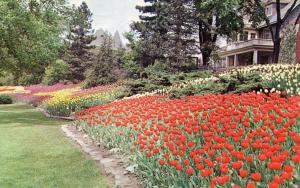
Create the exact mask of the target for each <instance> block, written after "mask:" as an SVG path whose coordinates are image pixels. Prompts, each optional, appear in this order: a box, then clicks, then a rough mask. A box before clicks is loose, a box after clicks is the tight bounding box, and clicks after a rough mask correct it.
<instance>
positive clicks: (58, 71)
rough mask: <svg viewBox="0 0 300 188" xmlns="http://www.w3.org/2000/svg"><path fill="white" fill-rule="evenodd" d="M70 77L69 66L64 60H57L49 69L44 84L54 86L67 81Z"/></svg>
mask: <svg viewBox="0 0 300 188" xmlns="http://www.w3.org/2000/svg"><path fill="white" fill-rule="evenodd" d="M68 75H69V65H68V64H66V63H65V62H64V61H63V60H56V61H55V62H54V63H52V64H50V65H49V66H48V67H47V69H46V72H45V77H44V79H43V83H44V84H47V85H54V84H56V83H59V82H60V81H64V80H66V79H67V78H68Z"/></svg>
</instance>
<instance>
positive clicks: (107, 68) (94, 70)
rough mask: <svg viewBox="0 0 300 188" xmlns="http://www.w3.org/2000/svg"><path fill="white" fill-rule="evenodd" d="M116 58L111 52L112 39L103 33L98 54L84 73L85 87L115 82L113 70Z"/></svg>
mask: <svg viewBox="0 0 300 188" xmlns="http://www.w3.org/2000/svg"><path fill="white" fill-rule="evenodd" d="M116 61H117V58H116V57H115V52H114V50H113V39H112V37H111V36H110V35H109V34H107V33H105V34H104V37H103V42H102V44H101V46H100V48H99V51H98V54H97V55H96V57H95V58H94V60H93V61H91V62H90V64H89V66H88V70H87V72H86V75H87V80H86V87H94V86H97V85H103V84H109V83H112V82H115V81H116V80H117V75H115V74H114V70H115V69H116V66H117V62H116Z"/></svg>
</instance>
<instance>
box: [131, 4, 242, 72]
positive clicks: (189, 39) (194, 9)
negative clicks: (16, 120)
mask: <svg viewBox="0 0 300 188" xmlns="http://www.w3.org/2000/svg"><path fill="white" fill-rule="evenodd" d="M145 2H147V4H146V5H144V6H137V9H138V10H139V11H140V12H141V15H140V19H141V21H139V22H135V23H133V25H132V29H133V30H134V31H136V32H137V35H138V37H139V39H140V43H141V44H140V47H141V49H142V54H143V57H145V60H144V61H146V63H145V64H146V65H149V64H152V63H153V62H154V61H155V60H165V59H168V60H169V61H171V65H172V63H174V62H175V64H176V65H177V67H180V65H181V64H182V63H184V62H185V61H188V60H190V59H191V58H192V57H193V55H194V54H195V53H198V52H197V49H198V47H197V46H198V45H197V44H196V41H199V46H200V51H201V53H202V56H203V62H204V65H205V66H206V65H207V63H208V61H209V58H210V55H211V52H212V51H213V49H215V46H216V41H217V36H219V35H222V36H230V35H231V34H232V32H234V31H240V30H241V29H242V28H243V12H242V3H241V2H242V1H241V0H226V1H219V0H218V1H211V0H205V1H203V0H201V1H200V0H199V1H198V0H196V1H195V0H188V1H183V0H171V1H166V0H158V1H154V0H151V1H148V0H147V1H146V0H145Z"/></svg>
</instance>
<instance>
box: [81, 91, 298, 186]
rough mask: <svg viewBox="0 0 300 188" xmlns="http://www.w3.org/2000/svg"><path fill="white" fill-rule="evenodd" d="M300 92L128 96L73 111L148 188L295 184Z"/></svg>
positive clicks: (82, 125) (91, 132) (88, 131)
mask: <svg viewBox="0 0 300 188" xmlns="http://www.w3.org/2000/svg"><path fill="white" fill-rule="evenodd" d="M299 103H300V96H292V97H290V98H281V97H280V95H279V94H277V93H271V94H268V95H265V94H256V93H247V94H241V95H236V94H226V95H211V94H208V95H196V96H190V97H186V98H182V99H173V100H170V99H168V98H167V97H166V96H148V97H140V98H134V99H127V100H121V101H116V102H113V103H109V104H105V105H102V106H98V107H93V108H89V109H86V110H83V111H80V112H77V113H76V118H77V119H78V122H77V125H78V126H79V127H81V128H82V129H83V130H84V131H86V132H87V133H88V134H89V135H90V136H91V137H92V138H93V139H94V140H96V141H98V142H101V143H102V144H104V145H105V146H106V147H108V148H118V149H120V151H121V152H122V153H123V154H124V155H125V156H127V157H128V158H129V159H130V160H131V162H132V163H133V164H136V165H137V172H138V173H139V175H140V176H141V177H143V178H145V185H146V186H147V187H185V188H188V187H235V188H238V187H247V188H252V187H269V188H276V187H291V188H293V187H298V186H299V185H300V123H299V117H300V105H299Z"/></svg>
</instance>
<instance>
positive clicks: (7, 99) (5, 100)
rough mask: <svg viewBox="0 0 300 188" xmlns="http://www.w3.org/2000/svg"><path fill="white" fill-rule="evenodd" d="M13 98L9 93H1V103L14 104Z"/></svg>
mask: <svg viewBox="0 0 300 188" xmlns="http://www.w3.org/2000/svg"><path fill="white" fill-rule="evenodd" d="M12 103H13V99H12V97H11V96H9V95H0V104H12Z"/></svg>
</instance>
